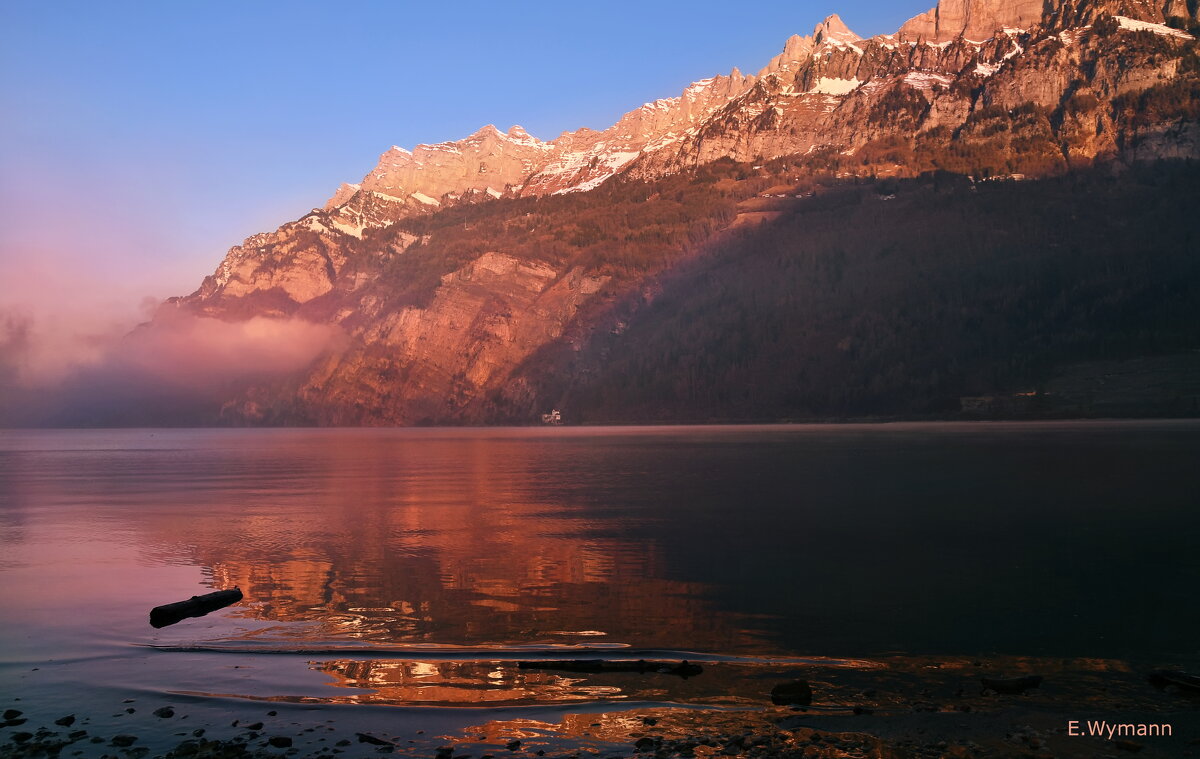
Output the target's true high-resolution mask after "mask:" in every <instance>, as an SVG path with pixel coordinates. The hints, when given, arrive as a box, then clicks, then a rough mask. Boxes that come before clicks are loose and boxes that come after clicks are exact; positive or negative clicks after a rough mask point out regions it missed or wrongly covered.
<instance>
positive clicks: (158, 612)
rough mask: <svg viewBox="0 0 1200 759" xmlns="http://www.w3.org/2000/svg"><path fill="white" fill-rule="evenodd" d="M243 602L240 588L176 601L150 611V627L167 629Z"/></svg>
mask: <svg viewBox="0 0 1200 759" xmlns="http://www.w3.org/2000/svg"><path fill="white" fill-rule="evenodd" d="M241 600H242V591H241V590H240V589H239V588H234V589H233V590H218V591H216V592H214V593H205V594H204V595H202V596H192V597H191V598H189V599H188V600H186V601H176V602H175V603H173V604H165V605H163V606H155V607H154V608H153V609H151V610H150V626H151V627H156V628H157V627H166V626H167V625H173V624H175V623H176V622H181V621H183V620H185V619H187V618H188V617H203V616H204V615H205V614H208V613H209V612H213V611H216V610H217V609H224V608H225V607H226V606H229V605H230V604H235V603H237V602H238V601H241Z"/></svg>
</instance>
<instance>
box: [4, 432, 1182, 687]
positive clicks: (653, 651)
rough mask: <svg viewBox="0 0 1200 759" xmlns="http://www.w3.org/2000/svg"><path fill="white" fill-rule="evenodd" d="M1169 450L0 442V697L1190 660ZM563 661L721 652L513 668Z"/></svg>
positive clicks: (775, 438)
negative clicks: (157, 624) (861, 666)
mask: <svg viewBox="0 0 1200 759" xmlns="http://www.w3.org/2000/svg"><path fill="white" fill-rule="evenodd" d="M1198 453H1200V424H1198V423H1195V422H1119V423H1118V422H1112V423H1107V422H1086V423H1083V422H1078V423H1036V424H1016V423H1013V424H1006V423H1004V424H890V425H840V426H796V427H695V428H679V427H676V428H597V429H578V428H550V429H450V430H448V429H417V430H278V429H272V430H97V431H3V432H0V619H2V620H3V624H2V629H0V645H2V647H3V648H2V650H0V676H2V677H3V680H0V684H2V685H3V687H4V690H5V692H6V693H15V694H21V696H22V698H23V699H24V700H25V703H27V704H30V707H29V708H33V709H36V708H39V707H37V706H36V704H37V703H38V702H39V698H40V699H42V700H46V699H58V700H59V701H60V702H61V700H62V699H68V700H69V699H75V700H77V701H81V702H86V701H87V700H89V699H93V698H100V697H101V696H102V695H104V696H109V697H115V696H118V695H126V694H127V693H136V694H141V695H143V696H145V695H147V694H149V695H156V696H163V697H166V696H172V697H186V698H189V699H192V700H193V702H194V703H196V704H198V705H200V704H204V703H219V702H221V700H223V699H271V700H276V701H280V702H293V703H318V702H319V703H326V704H358V705H371V704H375V705H378V704H386V705H421V706H429V707H455V706H462V705H472V706H497V707H500V706H529V705H538V704H571V703H575V704H581V705H582V704H596V703H603V702H605V701H606V700H612V699H634V700H641V701H662V702H671V703H736V702H737V699H738V696H737V694H738V693H739V687H740V686H739V685H738V682H740V680H739V677H740V675H739V674H738V673H739V669H738V668H739V667H754V666H758V665H772V664H777V665H780V666H791V667H795V666H802V665H803V664H804V663H805V662H806V661H822V662H824V663H825V664H827V665H837V664H838V663H839V662H846V663H847V666H852V665H853V662H854V661H855V660H856V658H859V657H872V656H881V655H904V656H908V655H912V656H917V655H939V656H969V657H974V656H993V655H1005V656H1040V657H1107V658H1116V659H1122V660H1128V661H1132V662H1137V663H1138V664H1139V665H1140V664H1146V665H1150V666H1157V665H1159V664H1167V663H1174V662H1179V661H1192V660H1194V658H1195V656H1196V653H1197V652H1196V648H1195V642H1196V630H1197V629H1200V604H1198V603H1196V592H1197V588H1198V587H1200V584H1198V580H1200V551H1197V550H1196V547H1195V543H1196V536H1197V535H1200V507H1198V506H1200V504H1198V494H1200V471H1198V464H1200V456H1198V455H1197V454H1198ZM234 586H238V587H240V588H241V589H242V591H243V592H244V593H245V600H244V601H243V602H242V603H240V604H238V605H236V606H233V607H230V608H228V609H224V610H222V611H220V612H216V613H214V614H211V615H209V616H206V617H203V618H201V619H191V620H186V621H184V622H182V623H180V624H178V625H175V626H173V627H168V628H164V629H162V630H155V629H153V628H151V627H150V626H149V624H148V622H147V614H148V612H149V610H150V608H151V607H152V606H156V605H158V604H163V603H167V602H171V601H176V600H181V599H184V598H187V597H189V596H191V595H193V594H199V593H203V592H207V591H209V590H211V589H213V588H230V587H234ZM591 656H606V657H609V658H615V657H622V656H623V657H627V658H633V659H637V658H650V659H654V658H662V659H672V660H677V659H681V658H690V659H692V660H699V661H705V662H725V663H727V664H728V665H729V666H728V667H726V668H725V669H721V668H718V670H719V671H720V672H721V673H723V674H721V675H719V676H716V677H711V678H709V679H708V680H704V681H703V682H702V680H703V679H702V678H697V679H695V680H689V681H683V680H679V679H678V678H671V679H672V681H673V682H672V683H671V684H669V685H664V684H662V683H661V682H658V681H654V682H650V681H638V683H639V684H634V685H631V684H629V683H628V682H624V681H621V680H620V679H619V678H613V679H612V681H611V682H608V681H606V680H605V679H604V678H603V677H600V678H579V677H570V676H564V675H562V674H561V673H557V674H556V673H554V672H552V671H548V670H542V669H538V668H537V667H536V666H534V667H533V668H519V667H517V666H516V664H515V662H519V661H522V660H524V661H526V662H527V663H528V662H529V661H533V662H535V663H536V662H537V661H538V660H544V659H556V658H557V659H577V658H585V657H591ZM743 674H744V673H743ZM674 680H678V682H674ZM45 708H47V709H49V708H50V707H49V706H46V707H45Z"/></svg>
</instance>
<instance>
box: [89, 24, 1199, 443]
mask: <svg viewBox="0 0 1200 759" xmlns="http://www.w3.org/2000/svg"><path fill="white" fill-rule="evenodd" d="M1198 34H1200V7H1198V4H1197V2H1196V0H1167V2H1162V0H941V2H939V3H938V5H937V7H936V8H934V9H931V10H930V11H928V12H927V13H924V14H921V15H920V16H917V17H916V18H913V19H911V20H910V21H908V22H907V23H905V24H904V25H903V26H902V27H901V28H900V29H898V30H897V31H896V32H895V33H894V34H887V35H880V36H876V37H871V38H867V39H864V38H862V37H860V36H858V35H857V34H855V33H854V32H853V31H851V30H850V29H849V28H847V26H846V25H845V24H844V23H843V22H842V21H841V19H840V18H838V17H837V16H836V15H835V16H830V17H829V18H827V19H825V20H824V21H823V22H822V23H820V24H819V25H817V26H816V28H815V29H814V30H813V32H812V34H811V35H808V36H800V35H795V36H792V37H790V38H789V39H787V40H786V42H785V43H784V45H783V50H782V52H780V53H779V54H778V55H776V56H775V57H774V58H772V59H771V60H770V61H769V62H768V63H767V64H766V65H765V66H764V67H763V68H762V69H761V70H760V71H758V72H757V73H754V74H743V73H741V72H740V71H738V70H737V69H734V70H733V71H731V72H730V73H729V74H727V75H718V76H713V77H710V78H706V79H702V80H699V81H696V82H695V83H693V84H692V85H690V86H689V87H687V88H686V89H685V90H684V91H683V92H682V93H680V94H679V95H678V96H675V97H669V98H664V99H661V100H656V101H654V102H651V103H646V104H644V105H642V106H640V107H638V108H635V109H634V110H631V111H630V112H628V113H627V114H625V115H624V116H623V117H622V118H621V119H620V120H618V121H617V122H616V123H615V124H613V125H612V126H610V127H608V128H607V129H604V130H601V131H595V130H591V129H586V128H583V129H579V130H577V131H573V132H564V133H563V134H561V135H559V136H558V137H556V138H554V139H552V140H548V141H543V140H541V139H539V138H537V137H534V136H532V135H530V134H529V133H527V132H526V131H525V130H524V129H523V128H521V127H520V126H512V127H510V128H509V129H507V130H505V131H501V130H500V129H497V128H496V127H494V126H491V125H488V126H485V127H483V128H481V129H480V130H478V131H477V132H475V133H474V134H472V135H470V136H468V137H465V138H463V139H460V140H456V141H450V142H443V143H438V144H433V145H417V146H415V147H413V148H412V149H411V150H409V149H405V148H401V147H392V148H390V149H389V150H387V151H386V152H384V153H383V154H382V156H381V157H380V159H379V162H378V164H377V165H376V166H375V168H373V169H372V170H371V171H370V172H369V173H368V174H367V175H366V176H365V177H363V178H362V179H361V180H360V181H358V182H356V183H347V184H343V185H342V186H341V187H339V188H337V190H336V191H335V192H334V193H333V194H332V197H330V199H329V201H328V202H327V203H326V204H325V205H324V207H322V208H316V209H313V210H311V211H310V212H308V213H305V214H303V215H302V216H300V217H299V218H298V219H297V220H295V221H293V222H289V223H287V224H284V225H283V226H281V227H280V228H278V229H277V230H275V231H272V232H265V233H263V234H257V235H254V236H252V237H250V238H249V239H247V240H245V241H244V242H243V243H242V244H240V245H237V246H235V247H233V248H232V249H231V250H230V251H229V252H228V253H227V254H226V256H225V258H224V260H222V261H221V262H220V265H219V266H218V267H217V269H216V271H215V272H214V273H213V274H212V275H211V276H209V277H207V278H205V279H204V281H203V283H201V285H200V287H199V288H198V289H197V290H196V291H195V292H194V293H192V294H190V295H187V296H184V297H178V298H172V299H170V300H169V301H167V302H166V303H164V304H163V305H162V306H161V307H160V308H159V310H158V312H157V314H156V315H155V317H154V319H153V320H152V321H151V322H149V323H148V324H145V325H143V326H142V327H141V328H139V330H138V331H137V332H135V333H134V335H132V336H131V337H130V338H129V339H131V340H138V339H145V338H146V336H147V335H153V334H154V333H155V332H156V331H162V330H169V329H171V325H173V324H178V323H179V322H180V320H185V319H206V320H217V321H221V322H225V323H240V322H246V321H248V320H253V319H259V320H261V319H272V320H287V321H300V322H304V323H312V324H318V325H322V326H323V327H328V328H329V329H331V330H333V331H335V332H336V333H337V339H335V340H332V341H331V342H330V343H329V344H328V345H327V346H325V347H323V349H322V350H321V352H320V354H319V355H318V356H317V357H316V358H315V359H313V360H312V361H311V362H308V363H305V364H304V366H303V367H301V368H300V369H299V370H290V371H288V372H286V373H284V374H279V373H274V374H261V375H247V376H242V377H239V378H238V379H237V380H236V381H234V382H230V383H226V384H224V385H222V386H221V387H220V388H219V389H217V390H212V391H210V395H209V396H207V397H206V398H205V399H204V402H203V403H201V404H199V406H197V407H196V408H198V409H200V410H199V411H197V412H196V413H197V414H198V416H196V417H193V418H191V421H199V422H202V423H216V424H318V425H347V424H355V425H358V424H366V425H376V424H378V425H392V424H398V425H411V424H464V423H535V422H536V421H537V420H538V419H539V418H540V416H541V414H543V413H546V412H549V411H550V410H551V409H555V408H557V409H561V410H562V412H563V416H564V418H565V419H567V420H568V421H570V422H613V421H671V420H675V421H683V420H686V421H700V420H704V421H711V420H749V419H758V420H768V419H784V418H788V419H793V418H804V419H811V418H846V417H861V416H872V417H874V416H883V417H889V416H922V415H951V416H953V415H961V414H971V413H983V414H993V413H996V414H1001V415H1005V414H1012V413H1016V414H1024V413H1046V414H1068V415H1070V414H1088V413H1103V412H1105V411H1106V410H1107V411H1110V412H1111V411H1113V410H1114V409H1116V410H1117V411H1118V412H1119V411H1120V410H1121V409H1125V410H1128V411H1130V412H1131V413H1145V412H1147V409H1149V412H1150V413H1168V414H1175V413H1193V412H1194V411H1196V408H1195V406H1196V399H1197V397H1200V389H1198V388H1197V387H1196V382H1195V378H1196V376H1197V375H1196V374H1195V373H1194V370H1195V362H1194V361H1192V359H1191V358H1190V357H1191V356H1193V355H1195V351H1196V349H1198V348H1200V330H1198V328H1197V327H1196V326H1195V325H1200V318H1197V317H1200V305H1198V304H1200V297H1197V295H1198V284H1197V283H1200V274H1198V272H1197V264H1196V262H1195V260H1194V259H1195V255H1194V253H1195V251H1196V250H1198V249H1200V247H1197V246H1196V244H1195V243H1196V236H1195V232H1194V231H1192V225H1193V222H1192V219H1191V214H1190V213H1189V211H1188V208H1189V205H1190V204H1191V203H1194V198H1195V197H1197V196H1196V194H1195V190H1196V184H1197V174H1198V172H1197V170H1196V164H1195V161H1196V160H1197V159H1200V46H1198V44H1197V36H1198ZM1189 196H1190V198H1189ZM1139 208H1140V209H1142V210H1143V211H1144V213H1145V221H1144V225H1143V223H1141V222H1139V221H1138V220H1137V219H1134V218H1133V217H1131V216H1130V214H1131V213H1132V209H1139ZM1151 221H1152V222H1153V226H1149V225H1150V223H1151ZM1014 246H1018V247H1016V248H1014ZM1129 361H1135V362H1136V361H1141V362H1147V361H1149V362H1150V364H1146V365H1145V366H1142V365H1141V364H1139V365H1138V366H1142V368H1141V369H1138V370H1137V371H1139V372H1142V374H1144V375H1146V376H1147V377H1157V378H1158V379H1157V380H1153V381H1151V382H1150V385H1153V389H1151V390H1147V382H1143V381H1142V380H1141V379H1139V380H1135V381H1133V384H1134V385H1136V386H1137V388H1136V389H1134V390H1130V391H1129V393H1132V395H1130V394H1129V393H1127V394H1126V397H1124V400H1122V399H1120V398H1118V399H1116V400H1114V399H1111V398H1107V396H1105V394H1104V393H1103V392H1099V391H1096V390H1095V388H1094V387H1093V385H1094V384H1095V383H1094V382H1093V380H1094V379H1095V377H1100V378H1103V377H1105V376H1108V375H1107V374H1106V373H1105V372H1106V371H1107V370H1106V369H1105V368H1104V367H1110V368H1111V366H1113V365H1121V366H1125V364H1124V363H1122V362H1129ZM1155 361H1158V362H1165V364H1162V366H1165V367H1166V368H1165V369H1163V368H1162V367H1160V366H1159V364H1156V363H1154V362H1155ZM1105 362H1108V363H1105ZM1113 362H1116V364H1113ZM1146 366H1149V367H1151V368H1149V369H1147V368H1146ZM1155 367H1158V368H1155ZM1127 368H1128V367H1127ZM1147 372H1148V374H1147ZM1156 372H1157V373H1156ZM1163 372H1165V374H1163ZM1135 373H1137V372H1135ZM1109 374H1111V372H1109ZM1093 375H1094V376H1093ZM1139 376H1141V375H1139ZM1071 377H1074V378H1075V379H1074V380H1071V379H1070V378H1071ZM1163 377H1168V378H1169V379H1168V380H1162V378H1163ZM1089 378H1092V379H1089ZM1142 379H1145V378H1144V377H1143V378H1142ZM1089 382H1091V383H1092V384H1089ZM1163 382H1165V383H1166V386H1167V388H1168V389H1166V390H1164V389H1163V387H1164V386H1163ZM1064 383H1065V384H1064ZM1072 383H1073V384H1072ZM1139 383H1140V384H1139ZM1101 384H1104V383H1103V382H1101ZM1081 388H1084V389H1081ZM1087 388H1092V389H1091V390H1087ZM1139 393H1140V395H1139ZM1147 393H1149V395H1147ZM1147 398H1149V399H1150V401H1147V400H1146V399H1147ZM1106 399H1107V400H1106ZM1147 402H1149V403H1150V406H1147V405H1146V403H1147ZM1123 403H1124V404H1125V405H1124V406H1122V404H1123ZM164 413H166V412H164ZM93 421H99V422H110V421H112V419H111V418H106V419H94V420H93Z"/></svg>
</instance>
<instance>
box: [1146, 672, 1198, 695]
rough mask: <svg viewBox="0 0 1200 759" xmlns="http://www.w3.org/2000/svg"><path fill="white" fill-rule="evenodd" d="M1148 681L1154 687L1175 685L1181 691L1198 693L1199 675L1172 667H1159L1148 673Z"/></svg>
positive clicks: (1160, 687)
mask: <svg viewBox="0 0 1200 759" xmlns="http://www.w3.org/2000/svg"><path fill="white" fill-rule="evenodd" d="M1149 680H1150V683H1151V684H1152V685H1153V686H1154V687H1155V688H1159V689H1162V688H1167V687H1175V688H1178V689H1179V690H1181V691H1186V692H1188V693H1192V694H1200V676H1197V675H1190V674H1188V673H1187V672H1180V671H1179V670H1174V669H1159V670H1155V671H1154V672H1151V673H1150V677H1149Z"/></svg>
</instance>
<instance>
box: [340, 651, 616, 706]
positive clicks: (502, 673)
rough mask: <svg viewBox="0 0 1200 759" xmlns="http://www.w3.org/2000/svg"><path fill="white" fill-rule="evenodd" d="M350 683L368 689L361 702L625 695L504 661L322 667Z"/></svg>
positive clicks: (469, 702) (506, 702)
mask: <svg viewBox="0 0 1200 759" xmlns="http://www.w3.org/2000/svg"><path fill="white" fill-rule="evenodd" d="M317 668H318V669H319V670H320V671H321V672H323V673H325V674H327V675H329V676H330V677H332V678H333V680H334V682H335V684H337V685H342V686H345V687H347V688H357V689H366V690H367V691H368V692H367V693H363V694H360V695H358V696H355V697H354V700H355V701H357V702H361V703H385V704H404V705H410V706H412V705H426V704H437V705H441V706H516V705H526V704H534V703H564V702H572V701H594V700H598V699H619V698H622V697H623V695H622V689H621V688H620V687H618V686H615V685H595V684H592V685H589V684H588V683H587V681H586V680H585V679H584V678H579V677H566V676H563V675H561V674H556V673H553V672H546V671H539V670H524V669H518V668H516V667H515V666H512V664H511V663H509V664H507V665H504V664H501V663H499V662H478V661H390V660H370V661H362V660H351V659H338V660H333V661H326V662H321V663H320V664H319V666H318V667H317Z"/></svg>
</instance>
